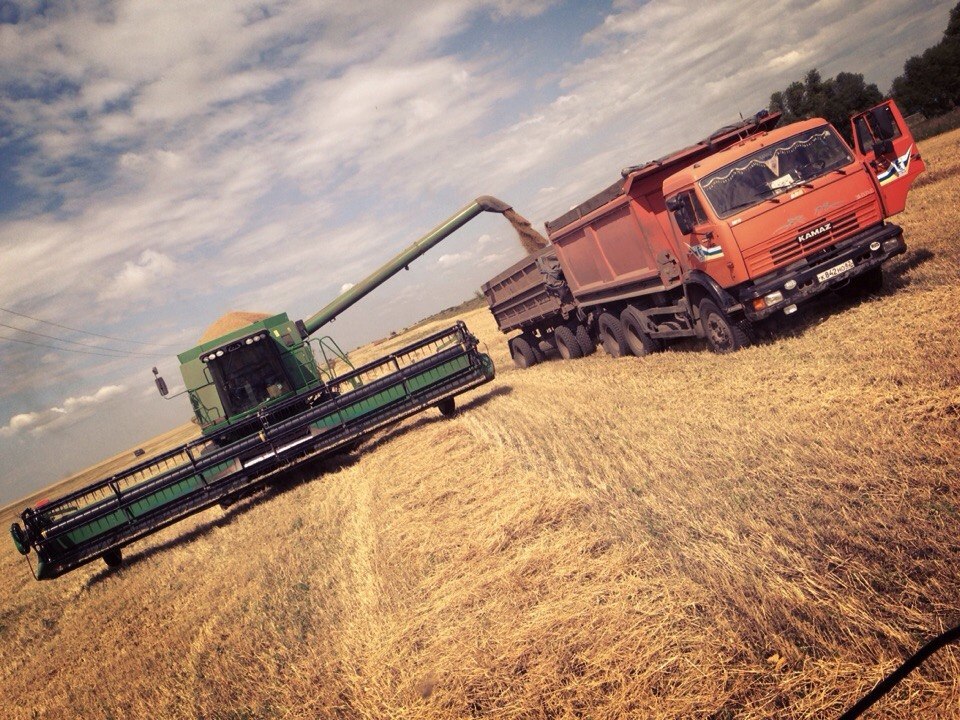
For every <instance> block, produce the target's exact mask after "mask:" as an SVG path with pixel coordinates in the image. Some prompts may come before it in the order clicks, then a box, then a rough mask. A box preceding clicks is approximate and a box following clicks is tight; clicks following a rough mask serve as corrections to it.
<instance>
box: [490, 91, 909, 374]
mask: <svg viewBox="0 0 960 720" xmlns="http://www.w3.org/2000/svg"><path fill="white" fill-rule="evenodd" d="M779 119H780V116H779V114H778V113H774V114H770V113H767V112H765V111H761V112H760V113H758V114H757V115H756V116H754V117H752V118H750V119H748V120H745V121H742V122H739V123H736V124H734V125H730V126H727V127H724V128H721V129H720V130H718V131H717V132H715V133H713V134H712V135H711V136H709V137H708V138H706V139H704V140H702V141H700V142H698V143H696V144H695V145H692V146H690V147H687V148H685V149H683V150H680V151H677V152H674V153H672V154H669V155H666V156H664V157H662V158H660V159H659V160H654V161H652V162H648V163H645V164H643V165H637V166H632V167H628V168H626V169H624V170H623V171H622V173H621V178H620V179H619V180H617V182H615V183H614V184H613V185H611V186H609V187H608V188H606V189H605V190H604V191H602V192H601V193H599V194H597V195H595V196H594V197H592V198H590V199H589V200H587V201H586V202H584V203H582V204H580V205H578V206H576V207H574V208H573V209H572V210H570V211H569V212H567V213H565V214H563V215H561V216H560V217H558V218H556V219H555V220H553V221H551V222H548V223H546V227H547V231H548V237H549V240H550V245H549V246H547V247H546V248H544V249H543V250H541V251H540V252H538V253H535V254H533V255H531V256H529V257H527V258H525V259H523V260H521V261H520V262H518V263H516V264H515V265H513V266H511V267H510V268H508V269H507V270H505V271H504V272H502V273H500V274H499V275H497V276H496V277H494V278H493V279H491V280H490V281H489V282H487V283H485V284H484V285H483V291H484V293H485V295H486V296H487V300H488V303H489V305H490V309H491V311H492V313H493V315H494V317H495V318H496V320H497V323H498V325H499V327H500V329H501V330H502V331H503V332H505V333H512V332H515V331H517V330H519V331H520V332H519V334H518V335H515V336H514V337H513V338H512V339H511V340H510V343H509V344H510V351H511V355H512V357H513V359H514V362H515V363H516V364H518V365H519V366H521V367H527V366H529V365H531V364H533V363H536V362H538V361H539V360H541V359H542V358H543V353H544V352H546V351H549V350H551V349H555V350H556V351H557V352H559V354H560V355H561V356H562V357H563V358H574V357H580V356H582V355H585V354H588V353H590V352H593V350H594V349H595V348H596V345H597V343H599V344H600V345H601V346H602V347H603V348H604V350H606V351H607V352H608V353H609V354H611V355H613V356H620V355H624V354H628V353H632V354H634V355H645V354H647V353H650V352H653V351H656V350H658V349H661V348H662V347H663V346H664V343H666V342H669V341H671V340H673V339H675V338H684V337H700V338H705V339H706V342H707V344H708V345H709V347H710V348H711V349H713V350H714V351H716V352H731V351H734V350H737V349H739V348H742V347H744V346H746V345H748V344H750V343H751V341H752V337H753V329H754V325H755V324H756V323H758V322H759V321H761V320H763V319H764V318H767V317H769V316H771V315H773V314H775V313H784V314H787V315H790V314H792V313H794V312H796V311H797V310H798V308H799V307H800V306H801V305H802V303H804V302H806V301H808V300H810V299H811V298H814V297H816V296H818V295H821V294H823V293H826V292H828V291H831V290H838V291H841V292H848V293H863V292H868V291H872V290H877V289H879V287H880V284H881V282H882V273H883V270H882V266H883V264H884V263H885V262H886V261H888V260H889V259H890V258H891V257H893V256H895V255H898V254H900V253H903V252H904V251H905V249H906V246H905V244H904V240H903V233H902V230H901V229H900V227H899V226H897V225H895V224H893V223H890V222H887V220H886V219H887V218H889V217H891V216H893V215H896V214H897V213H899V212H901V211H902V210H903V209H904V206H905V203H906V196H907V192H908V190H909V188H910V186H911V184H912V183H913V181H914V179H915V178H916V177H917V175H919V174H920V173H921V172H923V170H924V164H923V161H922V159H921V157H920V152H919V150H918V149H917V146H916V143H915V142H914V140H913V138H912V137H911V135H910V132H909V130H908V128H907V125H906V123H905V122H904V120H903V117H902V115H901V114H900V111H899V109H898V108H897V106H896V105H895V104H894V103H893V101H887V102H884V103H882V104H880V105H878V106H877V107H874V108H871V109H870V110H867V111H866V112H862V113H859V114H858V115H855V116H854V117H853V118H852V119H851V122H852V128H851V129H852V134H853V139H854V144H853V147H851V146H849V145H848V144H847V143H846V142H845V141H844V139H843V138H842V137H841V135H840V133H838V132H837V130H836V129H835V128H834V127H832V126H831V125H830V124H829V123H828V122H827V121H826V120H823V119H820V118H815V119H812V120H804V121H802V122H796V123H792V124H789V125H786V126H783V127H777V124H778V122H779Z"/></svg>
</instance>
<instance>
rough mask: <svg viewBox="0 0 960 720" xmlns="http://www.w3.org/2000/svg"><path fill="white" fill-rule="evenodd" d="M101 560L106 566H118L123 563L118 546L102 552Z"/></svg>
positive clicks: (121, 553) (121, 552)
mask: <svg viewBox="0 0 960 720" xmlns="http://www.w3.org/2000/svg"><path fill="white" fill-rule="evenodd" d="M103 561H104V562H105V563H106V564H107V567H108V568H118V567H120V566H121V565H123V551H121V550H120V548H111V549H110V550H107V551H106V552H105V553H104V554H103Z"/></svg>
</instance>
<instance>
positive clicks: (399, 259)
mask: <svg viewBox="0 0 960 720" xmlns="http://www.w3.org/2000/svg"><path fill="white" fill-rule="evenodd" d="M482 212H494V213H500V214H502V215H505V216H506V217H507V219H508V220H510V222H511V223H512V224H513V225H514V227H517V230H518V232H521V230H520V227H519V226H518V225H517V222H516V221H515V220H514V218H519V219H520V220H521V221H522V223H521V224H524V223H525V226H526V228H529V227H530V224H529V223H527V222H526V221H525V220H523V218H521V217H520V216H519V215H517V214H516V213H515V212H514V211H513V208H512V207H511V206H510V205H508V204H507V203H505V202H503V201H502V200H498V199H497V198H495V197H491V196H489V195H483V196H481V197H478V198H477V199H476V200H474V201H473V202H472V203H470V204H469V205H467V206H465V207H463V208H461V209H460V210H459V211H458V212H457V213H455V214H454V215H452V216H451V217H449V218H447V219H446V220H445V221H444V222H442V223H440V224H439V225H437V227H435V228H434V229H433V230H431V231H430V232H428V233H427V234H426V235H424V236H423V237H421V238H420V239H419V240H417V241H416V242H415V243H413V244H412V245H410V246H409V247H407V248H406V249H405V250H403V251H402V252H401V253H399V254H398V255H396V256H395V257H394V258H392V259H391V260H389V261H387V262H386V263H384V264H383V265H382V266H380V267H379V268H377V269H376V270H374V271H373V272H372V273H370V274H369V275H368V276H367V277H365V278H364V279H363V280H361V281H360V282H358V283H357V284H356V285H354V286H353V287H351V288H350V289H349V290H347V291H346V292H344V293H341V294H340V295H338V296H337V297H336V298H334V299H333V300H332V301H330V303H328V304H327V306H326V307H324V308H323V309H322V310H320V311H319V312H318V313H316V314H314V315H311V316H310V317H309V318H307V319H306V320H305V321H304V322H303V327H304V330H305V331H306V333H307V335H312V334H313V333H315V332H317V330H319V329H320V328H322V327H323V326H324V325H326V324H327V323H328V322H330V321H331V320H334V319H335V318H336V317H337V315H339V314H340V313H342V312H343V311H344V310H346V309H347V308H349V307H350V306H351V305H353V304H354V303H355V302H357V301H358V300H360V299H361V298H363V297H365V296H366V295H367V294H368V293H370V292H371V291H372V290H374V289H375V288H377V287H379V286H380V285H381V284H383V283H384V282H386V281H387V280H389V279H390V278H391V277H393V276H394V275H396V274H397V273H398V272H400V270H402V269H403V268H405V267H408V266H409V265H410V263H411V262H413V261H414V260H416V259H417V258H419V257H420V256H421V255H423V254H424V253H425V252H427V251H428V250H429V249H430V248H432V247H434V246H435V245H437V244H438V243H439V242H440V241H441V240H443V239H444V238H446V237H448V236H449V235H451V234H452V233H454V232H456V231H457V230H458V229H460V228H461V227H463V226H464V225H466V224H467V223H468V222H470V221H471V220H473V219H474V218H475V217H476V216H477V215H479V214H480V213H482ZM533 232H534V234H535V235H536V234H537V233H536V231H533ZM523 234H526V233H523ZM540 239H541V240H543V238H542V237H541V238H540ZM543 243H544V244H546V240H543Z"/></svg>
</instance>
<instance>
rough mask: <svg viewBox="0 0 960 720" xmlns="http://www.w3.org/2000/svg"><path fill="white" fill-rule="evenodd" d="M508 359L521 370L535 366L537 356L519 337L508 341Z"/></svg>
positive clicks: (523, 339)
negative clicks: (510, 358)
mask: <svg viewBox="0 0 960 720" xmlns="http://www.w3.org/2000/svg"><path fill="white" fill-rule="evenodd" d="M509 345H510V357H512V358H513V363H514V365H516V366H517V367H518V368H520V369H521V370H522V369H524V368H528V367H530V366H531V365H536V364H537V356H536V354H535V353H534V351H533V348H532V347H530V343H529V342H527V340H526V339H525V338H524V337H523V336H522V335H521V336H519V337H515V338H511V339H510V343H509Z"/></svg>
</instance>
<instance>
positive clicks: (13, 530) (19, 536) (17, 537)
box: [10, 523, 30, 555]
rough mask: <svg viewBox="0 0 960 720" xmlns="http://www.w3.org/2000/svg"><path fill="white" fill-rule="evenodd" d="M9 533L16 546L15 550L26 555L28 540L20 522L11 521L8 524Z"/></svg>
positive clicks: (28, 549) (28, 546)
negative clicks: (10, 523)
mask: <svg viewBox="0 0 960 720" xmlns="http://www.w3.org/2000/svg"><path fill="white" fill-rule="evenodd" d="M10 535H11V536H12V537H13V544H14V545H16V547H17V552H19V553H20V554H21V555H26V554H27V553H28V552H30V542H29V541H28V540H27V534H26V533H25V532H24V531H23V528H22V527H20V523H13V525H11V526H10Z"/></svg>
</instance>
